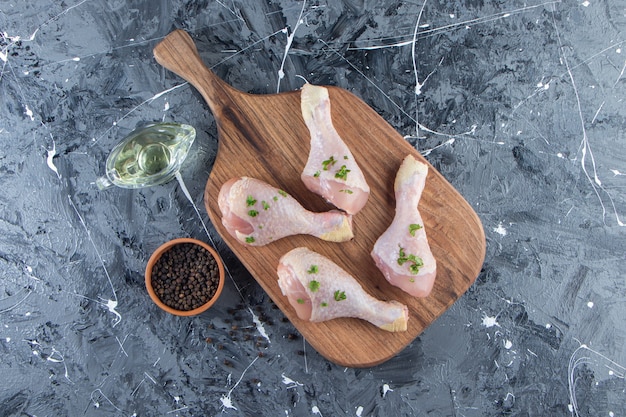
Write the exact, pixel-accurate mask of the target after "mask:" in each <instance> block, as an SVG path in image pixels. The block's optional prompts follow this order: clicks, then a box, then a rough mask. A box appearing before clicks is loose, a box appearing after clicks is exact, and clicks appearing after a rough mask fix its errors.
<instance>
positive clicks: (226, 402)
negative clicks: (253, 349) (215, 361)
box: [220, 356, 259, 410]
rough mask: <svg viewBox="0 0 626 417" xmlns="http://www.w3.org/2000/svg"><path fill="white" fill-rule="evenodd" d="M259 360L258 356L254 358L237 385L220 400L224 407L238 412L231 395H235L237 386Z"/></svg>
mask: <svg viewBox="0 0 626 417" xmlns="http://www.w3.org/2000/svg"><path fill="white" fill-rule="evenodd" d="M257 359H259V357H258V356H256V357H255V358H254V360H253V361H252V362H250V365H248V366H247V367H246V369H244V370H243V372H242V373H241V376H240V377H239V379H238V380H237V382H236V383H235V385H233V387H232V388H231V389H230V390H229V391H228V393H227V394H226V395H222V397H221V398H220V401H221V402H222V407H224V408H225V409H226V408H232V409H234V410H237V407H235V406H234V405H233V402H232V400H231V399H230V396H231V394H232V393H233V391H234V390H235V388H237V386H238V385H239V383H240V382H241V380H242V379H243V376H244V375H245V374H246V372H248V369H250V367H251V366H252V365H254V362H256V361H257ZM228 379H229V380H230V374H229V375H228Z"/></svg>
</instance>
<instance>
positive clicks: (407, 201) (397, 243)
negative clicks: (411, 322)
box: [371, 155, 437, 297]
mask: <svg viewBox="0 0 626 417" xmlns="http://www.w3.org/2000/svg"><path fill="white" fill-rule="evenodd" d="M427 175H428V166H427V165H426V164H423V163H421V162H419V161H417V160H416V159H415V158H414V157H413V156H412V155H408V156H407V157H406V158H404V161H402V165H401V166H400V169H399V170H398V173H397V174H396V181H395V184H394V191H395V196H396V214H395V217H394V219H393V221H392V222H391V225H390V226H389V228H388V229H387V230H386V231H385V232H384V233H383V234H382V235H381V236H380V237H379V238H378V240H377V241H376V243H375V244H374V250H372V253H371V255H372V258H374V261H375V262H376V266H377V267H378V269H380V270H381V272H382V273H383V275H384V276H385V278H386V279H387V281H389V282H390V283H391V284H392V285H395V286H396V287H399V288H401V289H402V290H404V291H406V292H407V293H409V294H411V295H413V296H416V297H426V296H427V295H428V294H430V291H431V290H432V287H433V283H434V281H435V275H436V274H437V262H436V261H435V258H434V257H433V254H432V252H431V251H430V246H429V245H428V239H427V238H426V230H425V229H424V222H423V221H422V216H421V215H420V212H419V210H418V208H417V205H418V203H419V200H420V197H421V196H422V191H423V190H424V185H425V184H426V176H427Z"/></svg>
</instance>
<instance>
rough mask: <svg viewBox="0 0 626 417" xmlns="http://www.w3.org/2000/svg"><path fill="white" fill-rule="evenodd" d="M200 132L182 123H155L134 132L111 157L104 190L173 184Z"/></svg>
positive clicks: (102, 183) (101, 184)
mask: <svg viewBox="0 0 626 417" xmlns="http://www.w3.org/2000/svg"><path fill="white" fill-rule="evenodd" d="M195 138H196V130H195V129H194V128H193V127H192V126H189V125H186V124H179V123H170V122H164V123H152V124H149V125H145V126H143V127H141V128H139V129H136V130H134V131H133V132H131V133H130V135H128V136H127V137H126V138H125V139H124V140H122V142H120V143H119V144H118V145H117V146H115V148H113V150H112V151H111V153H110V154H109V157H108V158H107V161H106V175H105V176H102V177H100V178H98V179H97V180H96V185H97V186H98V188H99V189H100V190H104V189H106V188H109V187H111V186H113V185H115V186H118V187H121V188H142V187H149V186H152V185H158V184H165V183H166V182H168V181H170V180H171V179H172V178H174V176H175V175H176V173H177V172H178V170H179V169H180V167H181V165H182V163H183V162H184V160H185V158H186V157H187V153H188V152H189V149H190V148H191V145H192V144H193V141H194V140H195Z"/></svg>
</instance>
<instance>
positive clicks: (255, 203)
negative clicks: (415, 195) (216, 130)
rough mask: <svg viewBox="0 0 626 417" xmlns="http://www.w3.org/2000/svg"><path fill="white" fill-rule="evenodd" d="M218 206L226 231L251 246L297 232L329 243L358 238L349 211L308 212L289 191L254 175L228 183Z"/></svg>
mask: <svg viewBox="0 0 626 417" xmlns="http://www.w3.org/2000/svg"><path fill="white" fill-rule="evenodd" d="M218 205H219V208H220V211H221V213H222V224H223V225H224V227H226V230H228V232H229V233H230V234H231V235H232V236H233V237H235V238H236V239H237V240H238V241H240V242H241V243H243V244H246V245H250V246H262V245H266V244H268V243H271V242H273V241H276V240H278V239H281V238H283V237H286V236H292V235H297V234H308V235H312V236H315V237H318V238H320V239H323V240H326V241H329V242H345V241H348V240H350V239H352V238H353V237H354V235H353V233H352V216H350V215H349V214H345V213H343V212H340V211H338V210H331V211H328V212H324V213H314V212H311V211H308V210H306V209H305V208H304V207H302V205H301V204H300V203H299V202H298V201H296V199H294V198H293V197H291V196H290V195H288V194H287V193H286V192H285V191H283V190H280V189H278V188H275V187H272V186H271V185H269V184H267V183H265V182H263V181H260V180H257V179H254V178H249V177H240V178H232V179H230V180H228V181H227V182H225V183H224V185H222V187H221V189H220V193H219V196H218Z"/></svg>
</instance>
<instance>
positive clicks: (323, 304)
mask: <svg viewBox="0 0 626 417" xmlns="http://www.w3.org/2000/svg"><path fill="white" fill-rule="evenodd" d="M320 305H321V306H322V307H328V303H327V302H326V301H322V302H321V303H320Z"/></svg>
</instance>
